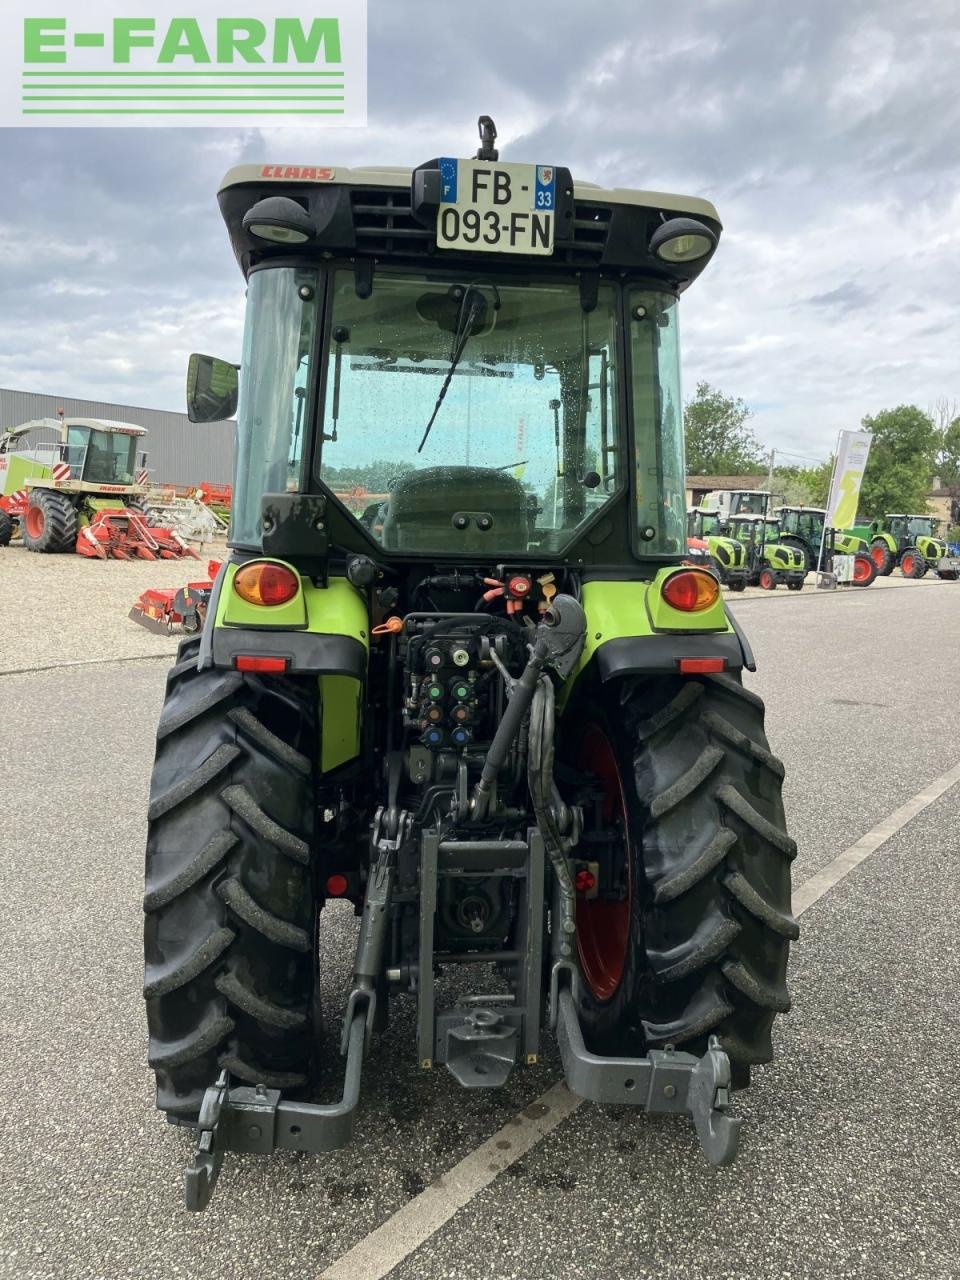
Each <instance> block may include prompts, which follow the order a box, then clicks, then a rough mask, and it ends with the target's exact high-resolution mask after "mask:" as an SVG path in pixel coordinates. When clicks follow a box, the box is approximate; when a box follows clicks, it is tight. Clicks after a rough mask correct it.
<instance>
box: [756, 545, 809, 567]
mask: <svg viewBox="0 0 960 1280" xmlns="http://www.w3.org/2000/svg"><path fill="white" fill-rule="evenodd" d="M763 559H764V561H765V563H766V564H768V565H769V566H770V568H771V569H779V570H780V571H781V572H784V573H803V569H804V560H803V556H802V555H801V554H800V552H799V551H796V550H794V548H793V547H788V546H785V545H784V544H783V543H782V542H765V543H764V544H763Z"/></svg>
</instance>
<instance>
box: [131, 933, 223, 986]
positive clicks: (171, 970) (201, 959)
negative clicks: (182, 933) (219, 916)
mask: <svg viewBox="0 0 960 1280" xmlns="http://www.w3.org/2000/svg"><path fill="white" fill-rule="evenodd" d="M236 936H237V935H236V934H235V933H234V932H233V930H232V929H216V930H214V932H213V933H211V934H210V935H209V936H208V937H206V938H204V940H203V941H202V942H201V943H200V944H199V946H195V947H194V948H193V950H192V951H191V952H190V953H189V955H188V956H186V958H185V959H183V960H179V959H178V960H177V961H176V962H175V963H174V964H172V965H171V966H169V967H168V968H167V969H166V970H161V971H160V972H159V973H157V974H156V975H155V976H153V977H151V978H150V979H149V981H147V982H145V983H144V984H143V995H144V998H145V999H146V1000H152V999H153V998H154V997H155V996H165V995H169V993H170V992H171V991H176V990H177V989H178V988H179V987H183V986H186V984H187V983H188V982H191V981H192V980H193V979H194V978H196V977H198V976H199V975H200V974H201V973H203V971H204V969H209V967H210V965H212V964H213V962H214V961H215V960H219V959H220V957H221V956H222V955H223V953H224V952H225V951H226V949H227V948H228V947H229V946H230V944H231V943H232V942H233V940H234V938H236Z"/></svg>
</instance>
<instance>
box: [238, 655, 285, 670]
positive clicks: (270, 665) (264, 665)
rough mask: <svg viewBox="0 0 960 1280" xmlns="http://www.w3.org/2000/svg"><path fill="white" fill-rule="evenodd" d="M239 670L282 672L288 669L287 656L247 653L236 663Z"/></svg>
mask: <svg viewBox="0 0 960 1280" xmlns="http://www.w3.org/2000/svg"><path fill="white" fill-rule="evenodd" d="M234 665H235V666H236V668H237V670H238V671H265V672H274V673H276V674H278V675H279V674H282V673H283V672H284V671H286V669H287V659H286V658H261V657H258V656H257V654H255V653H245V654H242V655H241V656H240V657H239V658H237V660H236V662H235V664H234Z"/></svg>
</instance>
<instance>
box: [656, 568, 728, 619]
mask: <svg viewBox="0 0 960 1280" xmlns="http://www.w3.org/2000/svg"><path fill="white" fill-rule="evenodd" d="M660 591H661V594H662V595H663V598H664V600H666V602H667V604H670V605H673V607H674V609H680V610H681V611H682V612H683V613H702V611H703V610H704V609H709V608H710V606H711V605H713V604H716V603H717V601H718V600H719V598H720V583H719V582H718V581H717V579H716V578H715V577H714V576H713V574H712V573H705V572H704V571H703V570H702V569H681V570H680V571H679V572H678V573H672V574H671V575H670V577H669V578H667V579H666V581H665V582H664V584H663V586H662V587H661V588H660Z"/></svg>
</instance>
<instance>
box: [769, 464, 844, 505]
mask: <svg viewBox="0 0 960 1280" xmlns="http://www.w3.org/2000/svg"><path fill="white" fill-rule="evenodd" d="M832 470H833V462H832V460H831V461H830V462H822V463H821V464H820V466H818V467H777V469H776V471H774V473H773V492H774V494H775V496H776V497H777V499H778V500H782V502H783V503H784V504H786V505H788V506H804V507H825V506H826V505H827V495H828V492H829V489H830V473H831V472H832Z"/></svg>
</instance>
